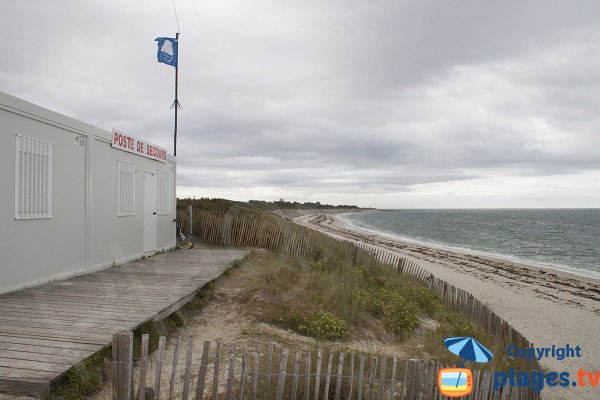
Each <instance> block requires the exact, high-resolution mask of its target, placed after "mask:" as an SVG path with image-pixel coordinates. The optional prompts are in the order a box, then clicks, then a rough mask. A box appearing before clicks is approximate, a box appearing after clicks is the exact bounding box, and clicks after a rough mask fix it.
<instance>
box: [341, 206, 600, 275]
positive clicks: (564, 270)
mask: <svg viewBox="0 0 600 400" xmlns="http://www.w3.org/2000/svg"><path fill="white" fill-rule="evenodd" d="M355 213H358V212H342V213H339V214H337V215H336V217H337V219H338V220H339V223H340V224H343V225H344V228H346V229H350V230H355V231H358V232H364V233H367V234H369V235H377V236H382V237H384V238H386V239H389V240H395V241H399V242H406V243H407V244H408V243H409V244H414V245H418V246H428V247H433V248H436V249H439V250H444V251H450V252H456V253H460V254H463V255H476V256H480V257H484V258H489V259H490V260H494V261H497V262H505V263H511V264H515V265H518V266H522V267H523V268H530V269H536V270H543V271H545V272H546V273H555V274H558V275H563V276H565V277H566V278H570V279H579V280H585V281H586V282H588V283H595V284H600V272H597V271H591V270H587V269H583V268H576V267H570V266H568V265H556V264H544V263H542V262H537V261H533V260H524V259H521V258H518V257H516V256H511V255H507V254H493V253H487V252H485V251H481V250H475V249H470V248H467V247H458V246H451V245H445V244H441V243H432V242H427V241H422V240H418V239H412V238H407V237H401V236H398V235H395V234H393V233H386V232H381V231H377V230H375V229H368V228H364V227H361V226H358V225H356V224H354V223H352V221H349V220H348V219H346V218H344V215H347V214H355ZM579 271H581V272H579Z"/></svg>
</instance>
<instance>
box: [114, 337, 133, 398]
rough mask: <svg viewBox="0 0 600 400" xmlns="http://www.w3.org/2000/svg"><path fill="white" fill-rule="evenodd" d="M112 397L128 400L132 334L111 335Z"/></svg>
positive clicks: (130, 383)
mask: <svg viewBox="0 0 600 400" xmlns="http://www.w3.org/2000/svg"><path fill="white" fill-rule="evenodd" d="M112 346H113V347H112V353H113V361H112V362H113V372H116V374H114V375H113V396H114V398H115V400H130V399H131V388H132V385H133V382H132V379H131V378H132V373H133V333H131V332H119V333H117V334H115V335H113V345H112Z"/></svg>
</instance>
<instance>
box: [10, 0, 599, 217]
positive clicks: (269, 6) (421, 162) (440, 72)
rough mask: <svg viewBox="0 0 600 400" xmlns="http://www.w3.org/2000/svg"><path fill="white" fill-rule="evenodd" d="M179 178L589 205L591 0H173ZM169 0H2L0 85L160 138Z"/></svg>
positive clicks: (256, 187)
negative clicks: (162, 43)
mask: <svg viewBox="0 0 600 400" xmlns="http://www.w3.org/2000/svg"><path fill="white" fill-rule="evenodd" d="M176 5H177V11H178V14H179V22H180V28H181V38H180V96H179V98H180V101H181V103H182V105H183V107H184V108H185V109H184V110H183V111H182V112H181V113H180V129H179V137H180V140H179V144H178V195H179V197H185V196H196V197H226V198H231V199H237V200H248V199H265V200H276V199H279V198H284V199H286V200H297V201H321V202H329V203H335V204H339V203H343V204H358V205H362V206H373V207H381V208H419V207H427V208H429V207H600V24H599V23H598V21H600V1H597V0H592V1H562V0H561V1H549V0H544V1H542V0H539V1H525V0H519V1H495V2H493V3H492V2H488V1H481V0H475V1H462V0H456V1H448V0H439V1H426V0H414V1H408V0H405V1H387V0H377V1H353V0H343V1H342V0H329V1H323V0H319V1H315V0H273V1H263V0H252V1H248V0H194V1H192V0H185V1H184V0H176ZM176 30H177V26H176V23H175V18H174V13H173V4H172V2H171V0H161V1H152V0H143V1H141V0H140V1H130V0H128V1H122V0H121V1H109V0H102V1H95V0H86V1H81V0H69V1H60V0H57V1H45V0H40V1H33V0H20V1H2V2H1V3H0V36H1V37H2V40H1V43H0V51H1V52H2V61H1V62H0V91H4V92H7V93H9V94H12V95H14V96H17V97H20V98H23V99H25V100H28V101H31V102H34V103H36V104H39V105H41V106H44V107H47V108H50V109H52V110H55V111H58V112H60V113H63V114H66V115H68V116H71V117H74V118H77V119H80V120H82V121H84V122H88V123H91V124H93V125H96V126H98V127H100V128H103V129H106V130H111V129H112V128H116V129H119V130H123V131H126V132H128V133H130V134H132V135H134V136H138V137H141V138H143V139H147V140H151V141H153V142H155V143H157V144H159V145H162V146H164V147H166V148H167V149H169V152H172V132H173V115H172V110H170V109H169V106H170V104H171V102H172V101H173V87H174V68H172V67H170V66H167V65H164V64H158V63H157V62H156V44H155V42H154V38H155V37H157V36H173V35H174V34H175V32H176Z"/></svg>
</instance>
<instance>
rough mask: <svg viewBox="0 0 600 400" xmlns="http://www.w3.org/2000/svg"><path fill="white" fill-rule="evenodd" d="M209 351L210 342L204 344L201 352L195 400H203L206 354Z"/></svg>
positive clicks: (206, 365)
mask: <svg viewBox="0 0 600 400" xmlns="http://www.w3.org/2000/svg"><path fill="white" fill-rule="evenodd" d="M209 350H210V342H209V341H205V342H204V349H203V350H202V358H201V359H200V369H199V370H198V382H196V400H203V399H204V386H205V382H206V369H207V368H208V352H209Z"/></svg>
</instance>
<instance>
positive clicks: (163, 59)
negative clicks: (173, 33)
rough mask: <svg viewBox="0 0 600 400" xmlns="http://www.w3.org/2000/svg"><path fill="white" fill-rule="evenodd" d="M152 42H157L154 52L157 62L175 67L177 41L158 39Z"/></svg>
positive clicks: (164, 38) (165, 38)
mask: <svg viewBox="0 0 600 400" xmlns="http://www.w3.org/2000/svg"><path fill="white" fill-rule="evenodd" d="M154 40H155V41H156V42H158V51H157V52H156V58H157V59H158V62H159V63H164V64H167V65H171V66H173V67H177V39H175V38H168V37H159V38H156V39H154Z"/></svg>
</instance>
